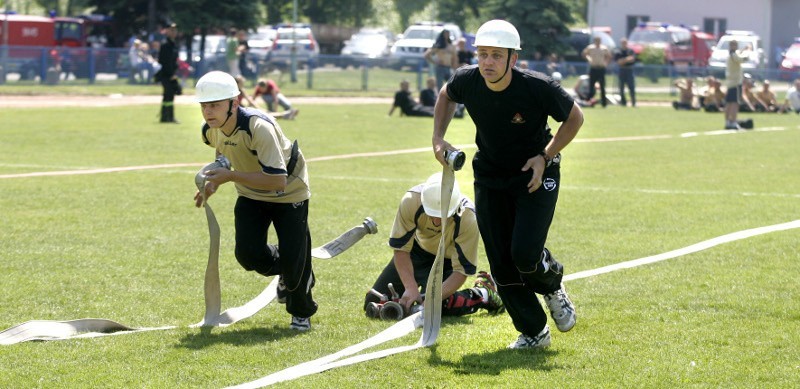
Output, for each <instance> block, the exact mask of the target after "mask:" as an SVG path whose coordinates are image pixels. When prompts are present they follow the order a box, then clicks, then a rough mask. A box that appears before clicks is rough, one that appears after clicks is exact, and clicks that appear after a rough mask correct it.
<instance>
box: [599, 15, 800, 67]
mask: <svg viewBox="0 0 800 389" xmlns="http://www.w3.org/2000/svg"><path fill="white" fill-rule="evenodd" d="M588 1H589V15H588V19H589V20H587V22H588V23H589V24H590V25H592V26H609V27H611V31H612V36H613V37H614V39H616V40H619V38H621V37H623V36H627V35H628V31H627V28H626V25H627V21H628V16H629V15H645V16H649V18H650V21H651V22H665V23H672V24H684V25H686V26H697V27H698V28H699V29H701V30H703V29H704V24H703V23H704V19H705V18H716V19H725V20H726V22H727V25H726V29H728V30H751V31H754V32H755V33H756V34H758V35H760V36H761V39H762V41H763V42H764V47H765V48H766V49H767V51H768V52H767V53H765V54H766V55H767V58H769V62H770V63H771V64H772V63H774V59H773V58H774V57H773V56H772V52H773V49H772V48H773V47H774V45H775V43H773V42H772V40H773V39H775V38H773V35H776V34H773V30H772V27H771V26H773V25H774V23H773V21H772V18H773V17H776V15H778V14H779V15H782V16H784V17H786V18H790V15H791V16H792V17H794V22H792V23H793V24H794V26H795V27H797V28H798V29H800V26H799V25H798V21H797V19H798V17H800V12H794V13H793V14H792V12H788V10H792V9H800V1H799V0H747V1H745V0H666V1H665V0H639V1H635V0H634V1H632V0H588ZM773 7H774V8H773ZM783 23H786V22H783ZM798 36H800V35H798Z"/></svg>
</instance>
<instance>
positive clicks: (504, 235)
mask: <svg viewBox="0 0 800 389" xmlns="http://www.w3.org/2000/svg"><path fill="white" fill-rule="evenodd" d="M560 178H561V173H560V169H559V166H558V165H557V164H554V165H551V166H550V167H548V168H547V169H546V170H545V173H544V176H543V177H542V181H543V184H542V186H541V187H539V189H537V190H536V191H535V192H533V193H528V190H527V187H526V184H527V182H528V181H529V180H530V174H524V175H521V176H518V177H515V178H513V179H510V180H505V184H504V186H501V185H495V184H487V182H482V180H481V179H480V178H479V177H476V179H475V210H476V212H477V217H478V228H479V229H480V232H481V237H482V238H483V244H484V247H485V249H486V257H487V258H488V259H489V265H490V266H491V271H492V276H494V279H495V281H496V282H497V290H498V292H499V293H500V297H501V298H502V299H503V303H504V304H505V306H506V310H507V311H508V314H509V316H511V320H512V321H513V323H514V327H515V328H516V329H517V331H519V332H521V333H523V334H526V335H528V336H535V335H537V334H538V333H539V332H541V330H542V329H543V328H544V326H545V325H546V324H547V315H546V313H545V311H544V309H543V307H542V305H541V304H540V303H539V299H538V297H537V296H536V294H537V293H538V294H549V293H552V292H554V291H556V290H558V289H559V288H560V285H561V279H562V274H561V272H557V271H552V270H548V271H546V270H545V269H544V266H543V263H542V253H543V252H544V251H545V250H546V249H545V247H544V245H545V241H546V240H547V234H548V231H549V229H550V224H551V223H552V221H553V214H554V213H555V209H556V202H557V200H558V190H559V186H560ZM556 264H557V263H556V262H555V259H553V261H552V262H551V264H550V265H551V267H558V268H561V266H560V264H558V266H553V265H556Z"/></svg>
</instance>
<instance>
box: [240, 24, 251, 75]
mask: <svg viewBox="0 0 800 389" xmlns="http://www.w3.org/2000/svg"><path fill="white" fill-rule="evenodd" d="M236 41H237V42H238V45H237V46H236V56H237V58H238V59H239V63H238V65H237V66H238V67H239V74H241V75H243V76H245V77H252V76H253V74H252V72H251V71H250V68H248V67H247V54H248V53H249V52H250V46H249V45H248V44H247V31H245V30H239V31H238V32H237V33H236Z"/></svg>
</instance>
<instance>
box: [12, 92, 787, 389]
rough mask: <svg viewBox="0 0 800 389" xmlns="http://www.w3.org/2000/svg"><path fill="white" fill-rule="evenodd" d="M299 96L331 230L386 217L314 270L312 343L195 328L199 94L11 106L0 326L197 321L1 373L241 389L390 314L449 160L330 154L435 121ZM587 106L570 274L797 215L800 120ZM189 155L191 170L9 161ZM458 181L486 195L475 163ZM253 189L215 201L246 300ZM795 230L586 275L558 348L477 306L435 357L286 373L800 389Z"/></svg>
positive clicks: (578, 145) (278, 329) (576, 152)
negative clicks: (408, 195)
mask: <svg viewBox="0 0 800 389" xmlns="http://www.w3.org/2000/svg"><path fill="white" fill-rule="evenodd" d="M300 108H301V109H302V111H303V112H302V115H301V116H300V117H299V119H298V120H296V121H289V122H282V123H281V124H282V126H283V128H284V131H285V132H286V133H287V134H288V135H289V136H290V137H292V138H297V139H299V141H300V144H301V147H302V149H303V151H304V153H305V155H306V157H307V158H308V159H309V160H310V161H311V162H310V163H309V173H310V177H311V185H312V192H313V196H312V200H311V208H310V209H311V211H310V224H311V230H312V231H311V232H312V237H313V241H314V245H315V246H316V245H319V244H322V243H324V242H326V241H328V240H330V239H332V238H334V237H335V236H337V235H338V234H339V233H341V232H343V231H344V230H346V229H347V228H349V227H351V226H354V225H357V224H359V223H360V222H361V220H362V219H363V218H364V217H365V216H371V217H372V218H373V219H375V221H376V222H377V223H378V225H379V227H378V228H379V233H378V235H370V236H367V237H365V238H364V239H363V240H362V241H361V242H360V243H359V244H357V245H356V246H354V247H353V248H352V249H350V250H349V251H347V252H345V253H343V254H342V255H340V256H339V257H336V258H334V259H332V260H329V261H323V260H318V261H315V263H314V266H315V271H316V274H317V277H318V283H317V286H316V288H315V289H314V296H315V298H316V300H317V302H318V303H319V306H320V309H319V312H318V314H317V315H316V316H314V317H313V319H312V320H313V329H312V331H310V332H308V333H303V334H298V333H295V332H292V331H290V330H289V329H288V323H289V320H290V317H289V315H288V314H287V313H286V312H285V311H284V309H283V306H281V305H278V304H271V305H269V306H268V307H267V308H265V309H264V310H263V311H262V312H260V313H258V314H257V315H255V316H254V317H252V318H250V319H247V320H245V321H242V322H240V323H237V324H235V325H233V326H230V327H227V328H222V329H220V328H215V329H213V330H211V331H206V332H203V331H200V330H199V329H193V328H188V325H190V324H192V323H196V322H198V321H199V320H200V319H201V318H202V314H203V309H204V305H203V272H204V270H205V266H206V258H207V250H208V235H207V229H206V221H205V216H204V214H203V212H202V211H201V210H198V209H196V208H194V206H193V201H192V196H193V194H194V192H195V187H194V182H193V178H194V175H195V173H196V172H197V169H199V167H200V166H202V165H204V164H205V163H207V162H210V161H211V160H212V158H213V150H211V149H210V148H208V147H207V146H205V145H204V144H202V143H201V141H200V135H199V123H200V121H201V117H200V114H199V110H198V109H197V107H195V106H178V108H177V109H178V114H177V116H178V117H179V118H180V119H181V120H182V121H183V124H181V125H159V124H158V123H156V118H155V117H154V114H155V108H154V107H150V106H131V107H124V108H119V107H114V108H90V107H87V108H49V109H42V108H37V109H33V108H31V109H18V110H14V111H13V112H12V111H11V110H8V109H3V110H0V121H2V122H3V123H5V124H6V125H5V126H4V127H3V128H2V129H0V139H2V141H0V177H2V178H0V210H1V211H2V221H3V232H2V233H0V269H1V270H0V330H2V329H5V328H9V327H11V326H14V325H16V324H20V323H23V322H25V321H28V320H69V319H78V318H88V317H99V318H108V319H112V320H116V321H119V322H121V323H124V324H127V325H130V326H134V327H155V326H166V325H177V326H179V328H177V329H174V330H167V331H156V332H145V333H136V334H128V335H120V336H111V337H104V338H96V339H74V340H65V341H53V342H26V343H21V344H16V345H10V346H0V387H3V388H29V387H46V388H50V387H71V388H74V387H114V388H117V387H148V388H149V387H152V388H174V387H202V388H214V387H225V386H229V385H236V384H240V383H244V382H247V381H251V380H255V379H257V378H259V377H263V376H266V375H268V374H270V373H273V372H276V371H279V370H281V369H284V368H287V367H290V366H294V365H296V364H299V363H302V362H305V361H308V360H312V359H316V358H319V357H321V356H324V355H327V354H331V353H334V352H337V351H339V350H341V349H343V348H345V347H347V346H349V345H352V344H355V343H358V342H360V341H362V340H364V339H367V338H369V337H371V336H373V335H375V334H377V333H378V332H380V331H382V330H383V329H385V328H387V327H388V325H389V323H386V322H380V321H373V320H370V319H367V318H366V317H364V314H363V312H362V310H361V303H362V299H363V296H364V294H365V292H366V291H367V289H368V288H369V287H370V286H371V285H372V282H373V281H374V278H375V277H376V276H377V274H378V273H379V272H380V270H381V269H382V267H383V266H384V265H385V264H386V263H387V262H388V261H389V259H390V255H391V253H390V250H389V248H388V247H387V245H386V241H387V235H388V231H389V229H390V227H391V224H392V220H393V218H394V214H395V212H396V206H397V202H398V200H399V199H400V197H401V195H402V194H403V192H404V191H405V190H406V189H408V188H409V187H411V186H413V185H415V184H416V183H419V182H422V180H424V179H425V178H426V177H427V176H428V175H430V174H431V173H433V172H434V171H436V170H437V169H439V166H438V164H437V163H436V162H435V160H434V159H433V157H432V154H431V153H430V152H428V151H426V152H409V153H399V154H387V155H385V156H373V157H351V158H341V159H331V160H317V161H315V160H314V159H315V158H321V157H327V156H335V155H343V154H351V153H364V152H382V151H385V152H390V151H395V150H406V149H415V148H429V147H430V137H431V128H432V121H431V120H430V119H415V118H399V117H396V116H395V117H391V118H389V117H386V112H387V111H388V108H389V107H385V106H379V105H361V106H358V105H316V106H310V105H309V106H303V107H300ZM585 115H586V123H585V125H584V127H583V129H582V130H581V132H580V134H579V135H578V138H577V139H576V140H575V142H574V143H573V144H571V145H570V146H569V147H568V148H567V149H566V150H565V151H564V152H563V155H564V160H563V162H562V189H561V196H560V199H559V200H560V201H559V206H558V209H557V212H556V219H555V222H554V225H553V228H552V229H551V231H550V236H549V241H548V244H547V246H548V247H549V248H550V249H551V250H552V251H553V253H554V254H555V255H556V256H557V257H558V258H559V259H560V260H561V261H562V262H563V263H564V264H565V266H566V269H565V270H566V272H567V273H575V272H578V271H583V270H590V269H595V268H599V267H602V266H606V265H612V264H615V263H619V262H623V261H628V260H632V259H637V258H641V257H646V256H651V255H655V254H659V253H663V252H667V251H671V250H675V249H679V248H682V247H686V246H689V245H692V244H695V243H698V242H701V241H705V240H708V239H712V238H714V237H718V236H721V235H725V234H729V233H733V232H737V231H741V230H747V229H751V228H756V227H761V226H768V225H774V224H779V223H785V222H790V221H794V220H798V219H800V168H799V167H800V153H798V145H800V119H798V116H797V115H768V114H759V115H752V116H749V117H752V118H754V119H755V123H756V128H757V130H756V131H748V132H740V133H727V134H724V135H714V134H715V133H714V132H713V131H716V130H719V129H720V128H721V127H722V122H723V120H722V116H721V114H706V113H701V112H676V111H674V110H672V109H671V108H662V107H640V108H637V109H631V108H627V109H625V108H621V107H609V108H608V109H589V110H587V111H586V113H585ZM742 116H743V117H748V116H747V115H742ZM688 133H696V134H694V136H689V135H686V134H688ZM473 136H474V127H473V126H472V125H471V121H469V120H468V119H467V120H456V121H454V122H453V124H452V125H451V128H450V131H449V132H448V136H447V138H448V140H449V141H450V142H451V143H453V144H465V145H468V144H471V143H472V141H473ZM465 151H467V153H468V155H472V154H473V153H474V151H475V150H474V148H472V147H467V148H465ZM180 163H193V164H196V165H195V166H190V167H171V168H161V169H149V170H133V171H124V172H116V173H102V174H84V175H61V176H40V177H16V176H13V175H18V174H22V173H32V172H43V171H66V170H87V169H97V168H110V167H124V166H146V165H158V164H180ZM9 176H13V177H9ZM457 179H458V180H459V182H460V188H461V190H462V191H463V192H464V193H465V194H467V195H469V196H470V197H471V195H472V193H473V190H472V186H471V182H472V181H471V170H470V168H469V166H466V167H465V169H464V170H463V171H461V172H458V173H457ZM234 200H235V191H234V189H233V187H232V186H230V185H227V186H223V187H222V188H221V190H220V191H219V192H218V193H217V194H216V195H215V196H214V197H212V198H211V199H210V203H211V205H212V206H213V207H214V209H215V211H216V213H217V218H218V219H219V222H220V225H221V228H222V250H221V260H220V262H221V264H220V271H221V278H222V292H223V305H224V307H223V308H225V307H230V306H235V305H240V304H242V303H244V302H246V301H247V300H249V299H250V298H252V297H253V296H255V295H256V294H257V293H258V292H260V291H261V290H262V289H263V288H264V286H265V285H266V283H267V282H268V280H267V279H264V278H263V277H261V276H258V275H256V274H252V273H248V272H245V271H243V270H242V269H241V268H240V267H239V266H238V264H237V263H236V261H235V259H234V258H233V216H232V206H233V202H234ZM798 241H800V231H798V230H797V229H792V230H787V231H782V232H775V233H769V234H764V235H759V236H756V237H752V238H748V239H743V240H737V241H734V242H731V243H726V244H722V245H719V246H716V247H713V248H710V249H708V250H703V251H700V252H697V253H693V254H689V255H685V256H680V257H677V258H674V259H670V260H667V261H663V262H658V263H655V264H651V265H647V266H642V267H636V268H632V269H626V270H620V271H616V272H612V273H608V274H603V275H598V276H595V277H588V278H583V279H579V280H575V281H570V282H568V283H567V289H568V291H569V292H570V295H571V297H572V299H573V301H574V302H575V305H576V308H577V311H578V324H577V325H576V327H575V328H574V329H573V330H572V331H570V332H568V333H558V332H557V331H555V327H554V325H552V323H551V328H553V331H554V332H553V345H552V346H551V347H550V348H549V349H547V350H544V351H525V352H520V351H510V350H506V345H507V344H508V343H509V342H511V341H512V340H514V339H515V338H516V336H517V333H516V331H515V330H514V329H513V326H512V325H511V321H510V319H509V318H508V316H507V315H500V316H488V315H487V314H486V313H485V312H480V313H478V314H475V315H471V316H467V317H462V318H445V319H444V320H443V327H442V330H441V334H440V336H439V340H438V342H437V344H436V345H435V346H434V347H432V348H424V349H418V350H415V351H411V352H408V353H404V354H399V355H395V356H391V357H388V358H384V359H380V360H377V361H373V362H369V363H362V364H358V365H354V366H349V367H343V368H339V369H334V370H331V371H328V372H325V373H321V374H317V375H312V376H308V377H304V378H300V379H298V380H295V381H290V382H287V383H283V384H279V385H277V386H278V387H286V388H290V387H291V388H294V387H314V388H334V387H339V388H355V387H360V388H363V387H368V388H373V387H375V388H385V387H415V388H416V387H433V388H456V387H470V388H471V387H513V388H524V387H534V386H537V387H555V388H566V387H570V388H586V387H647V388H649V387H664V388H674V387H725V388H729V387H730V388H734V387H739V388H745V387H746V388H751V387H759V388H782V387H787V388H788V387H797V385H798V382H800V381H798V378H797V377H799V376H800V286H798V282H797V278H798V274H800V261H798V257H799V255H798V249H800V245H798ZM480 252H482V250H481V251H480ZM480 261H481V264H480V266H479V269H486V268H488V265H487V264H486V260H485V257H484V256H483V255H481V258H480ZM468 282H469V283H470V284H471V282H472V279H469V280H468ZM418 337H419V331H417V332H415V333H414V334H413V335H409V336H407V337H405V338H402V339H399V340H396V341H393V342H391V343H389V344H386V345H384V346H382V347H389V346H396V345H404V344H413V343H415V342H416V340H417V339H418Z"/></svg>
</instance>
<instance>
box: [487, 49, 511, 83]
mask: <svg viewBox="0 0 800 389" xmlns="http://www.w3.org/2000/svg"><path fill="white" fill-rule="evenodd" d="M510 64H511V49H508V58H506V71H504V72H503V75H502V76H500V78H498V79H497V81H489V83H490V84H497V83H498V82H500V81H502V80H503V77H505V76H506V74H507V73H508V67H509V66H508V65H510Z"/></svg>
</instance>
